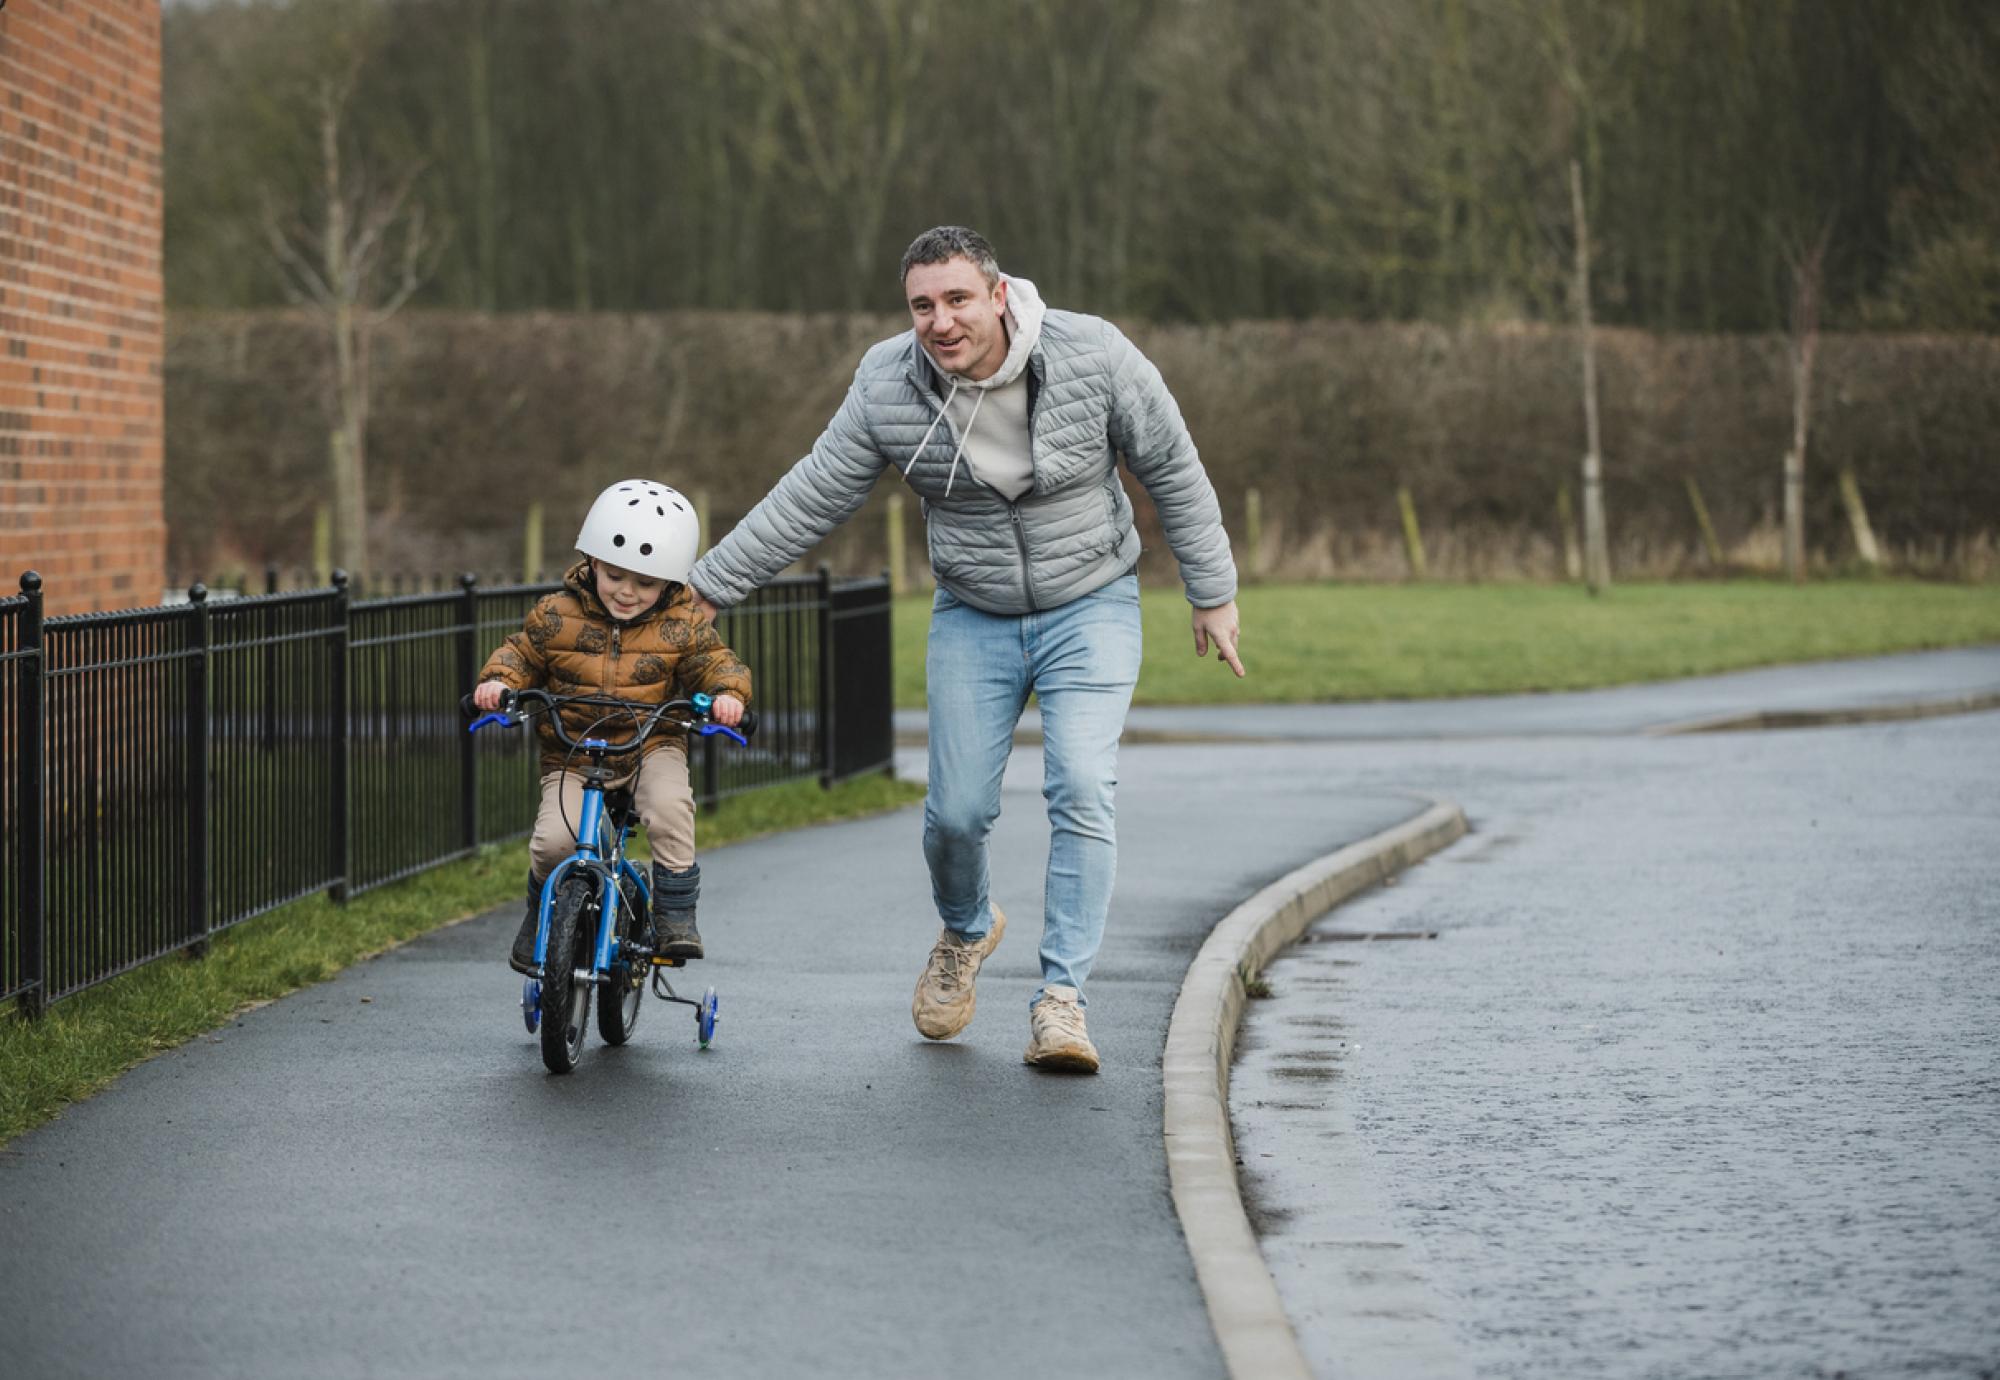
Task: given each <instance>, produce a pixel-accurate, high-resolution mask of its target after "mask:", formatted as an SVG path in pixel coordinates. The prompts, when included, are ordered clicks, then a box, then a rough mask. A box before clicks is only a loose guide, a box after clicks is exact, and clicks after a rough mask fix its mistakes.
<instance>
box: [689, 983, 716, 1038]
mask: <svg viewBox="0 0 2000 1380" xmlns="http://www.w3.org/2000/svg"><path fill="white" fill-rule="evenodd" d="M715 1008H716V1000H715V989H714V988H713V987H711V988H709V989H708V990H707V991H706V992H703V993H702V994H701V1005H700V1006H698V1007H696V1008H695V1012H694V1023H695V1027H696V1029H697V1030H699V1031H700V1032H701V1047H702V1048H703V1049H707V1048H708V1042H709V1041H710V1040H713V1039H714V1038H715Z"/></svg>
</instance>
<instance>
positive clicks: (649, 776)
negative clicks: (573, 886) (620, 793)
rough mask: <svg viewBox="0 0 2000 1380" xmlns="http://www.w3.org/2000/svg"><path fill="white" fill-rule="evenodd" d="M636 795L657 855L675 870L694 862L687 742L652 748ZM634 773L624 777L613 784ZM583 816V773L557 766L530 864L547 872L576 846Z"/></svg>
mask: <svg viewBox="0 0 2000 1380" xmlns="http://www.w3.org/2000/svg"><path fill="white" fill-rule="evenodd" d="M638 775H639V779H638V783H637V785H636V786H635V787H634V789H633V792H632V798H633V800H634V801H636V802H637V804H638V806H639V821H640V823H642V824H644V825H645V826H646V839H647V841H648V842H649V843H650V844H652V847H653V861H654V862H655V863H657V864H659V865H660V866H662V867H665V868H668V869H670V870H671V871H674V872H684V871H686V870H687V869H688V868H690V867H693V866H694V787H693V786H692V785H690V784H689V782H688V765H687V745H686V744H685V743H683V742H681V741H679V740H678V739H669V740H668V741H667V743H666V745H665V746H663V747H659V748H655V749H654V750H653V751H651V752H649V753H647V754H646V757H645V760H644V762H643V763H642V764H641V766H640V769H639V774H638ZM631 780H632V778H631V777H629V776H626V777H620V778H619V779H617V780H616V781H613V782H612V783H611V784H612V787H613V788H614V789H615V788H616V787H619V786H623V785H625V784H627V783H628V782H630V781H631ZM582 820H583V778H582V777H581V776H579V775H578V774H577V773H576V772H575V771H569V772H560V771H552V772H550V773H549V774H548V775H546V776H544V777H543V778H542V808H541V813H539V814H538V815H536V816H535V832H534V835H533V836H532V837H531V838H530V839H529V840H528V858H529V862H528V865H529V866H530V867H532V868H533V869H534V871H535V876H537V877H547V876H548V875H549V873H551V872H553V871H555V869H556V865H557V864H558V863H560V862H561V861H562V860H563V859H564V858H567V857H568V856H569V855H570V854H572V853H574V852H575V851H576V834H575V832H574V831H575V829H576V827H577V825H578V824H579V823H581V822H582Z"/></svg>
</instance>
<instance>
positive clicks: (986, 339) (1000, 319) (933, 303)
mask: <svg viewBox="0 0 2000 1380" xmlns="http://www.w3.org/2000/svg"><path fill="white" fill-rule="evenodd" d="M903 295H904V296H905V297H906V298H907V299H908V301H909V304H910V324H911V325H912V326H914V327H915V328H916V332H917V341H918V343H919V344H921V345H922V346H923V347H924V348H925V349H926V350H928V351H930V356H931V358H932V359H934V360H936V361H937V363H938V366H939V367H940V368H942V369H943V370H944V371H945V372H946V373H948V374H962V375H964V376H965V377H966V378H969V379H984V378H990V377H992V375H993V374H994V373H995V371H997V370H998V369H999V368H1000V366H1001V365H1002V364H1004V363H1006V362H1007V324H1006V322H1007V280H1006V279H1004V278H1003V279H1001V280H1000V281H999V282H997V283H995V284H993V285H992V286H990V287H989V286H988V285H987V282H986V275H985V274H983V273H981V272H980V271H979V270H978V269H977V268H976V267H974V266H973V263H972V260H970V259H963V258H951V259H946V260H945V261H944V262H943V263H941V264H915V265H912V266H911V268H910V273H909V276H908V277H906V278H904V279H903Z"/></svg>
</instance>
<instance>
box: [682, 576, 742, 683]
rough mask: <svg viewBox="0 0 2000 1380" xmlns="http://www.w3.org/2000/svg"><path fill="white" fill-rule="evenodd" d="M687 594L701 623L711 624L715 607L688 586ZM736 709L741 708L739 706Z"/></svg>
mask: <svg viewBox="0 0 2000 1380" xmlns="http://www.w3.org/2000/svg"><path fill="white" fill-rule="evenodd" d="M688 593H689V594H691V595H693V596H694V611H695V612H696V613H698V614H700V615H701V621H702V622H704V623H713V622H714V621H715V615H716V613H717V612H718V610H717V609H716V607H715V605H713V604H711V603H709V602H708V596H706V595H704V594H703V593H702V592H701V591H700V590H698V589H696V588H695V587H694V586H693V585H689V586H688ZM738 707H739V708H741V706H740V705H739V706H738Z"/></svg>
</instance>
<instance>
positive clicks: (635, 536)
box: [576, 479, 701, 584]
mask: <svg viewBox="0 0 2000 1380" xmlns="http://www.w3.org/2000/svg"><path fill="white" fill-rule="evenodd" d="M700 546H701V523H700V521H699V520H698V519H696V517H695V515H694V505H693V504H691V503H689V502H688V501H687V500H686V499H685V498H683V497H681V495H680V494H679V493H678V492H677V491H675V490H673V489H670V488H668V487H667V486H666V485H664V484H656V483H654V482H653V481H652V480H650V479H626V480H621V481H620V482H618V483H616V484H613V485H612V486H611V487H610V488H608V489H606V490H605V491H604V492H603V493H601V494H599V495H598V496H597V502H595V503H593V504H591V505H590V513H589V514H588V515H587V516H586V517H585V518H584V520H583V530H582V531H581V532H579V533H577V537H576V549H577V550H579V551H581V552H582V553H583V554H584V555H586V556H594V557H596V558H597V559H598V560H600V561H609V562H610V563H611V564H612V565H616V566H623V567H624V568H625V569H627V570H630V571H635V572H637V573H638V574H640V575H651V576H654V577H656V578H658V579H662V580H672V581H674V582H675V583H676V584H686V583H687V577H688V571H689V570H691V569H693V568H694V558H695V553H696V551H697V550H698V549H699V548H700Z"/></svg>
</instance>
